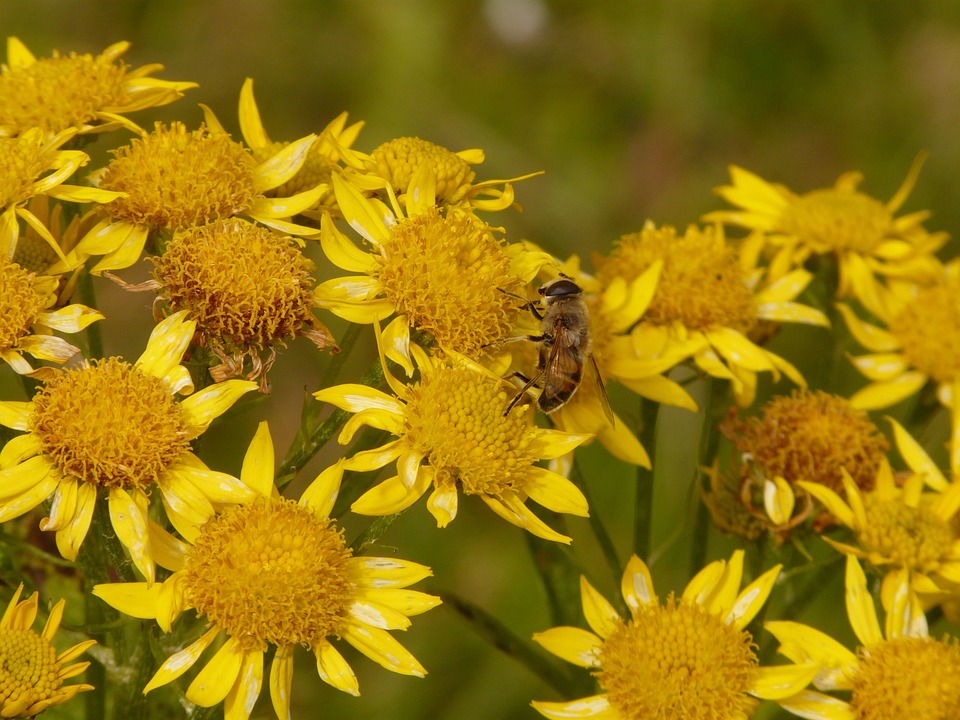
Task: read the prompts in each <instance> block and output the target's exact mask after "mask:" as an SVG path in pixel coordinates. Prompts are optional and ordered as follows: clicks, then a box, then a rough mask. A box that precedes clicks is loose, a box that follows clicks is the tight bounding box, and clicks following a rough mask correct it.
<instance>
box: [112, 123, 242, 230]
mask: <svg viewBox="0 0 960 720" xmlns="http://www.w3.org/2000/svg"><path fill="white" fill-rule="evenodd" d="M114 156H115V157H114V159H113V161H111V163H110V164H109V165H108V166H107V169H106V172H105V173H104V175H103V179H102V180H101V182H100V187H101V188H103V189H104V190H117V191H121V192H126V193H128V197H126V198H121V199H119V200H114V201H113V202H111V203H109V204H108V205H107V206H106V207H107V210H108V212H109V213H110V214H111V215H112V216H113V217H114V218H115V219H117V220H126V221H128V222H131V223H135V224H138V225H140V224H142V225H149V226H150V227H152V228H172V229H176V228H181V227H186V226H189V225H203V224H205V223H207V222H212V221H214V220H219V219H221V218H227V217H230V216H232V215H236V214H239V213H242V212H244V211H246V210H248V209H249V208H250V207H251V206H252V204H253V201H254V199H255V198H256V197H257V196H258V195H259V193H258V192H257V190H256V188H255V186H254V174H253V173H254V167H255V164H254V160H253V157H252V156H251V155H250V153H249V152H248V151H247V149H246V148H244V147H243V146H242V145H240V144H239V143H236V142H234V141H233V140H231V139H230V137H229V136H228V135H225V134H223V133H210V132H208V131H207V130H206V129H204V128H200V129H199V130H194V131H192V132H188V131H187V129H186V127H185V126H184V124H183V123H180V122H175V123H173V124H172V125H171V126H170V127H164V126H163V125H162V124H161V123H157V124H156V127H155V129H154V131H153V132H152V133H150V134H149V135H146V136H144V137H142V138H135V139H134V140H132V141H131V143H130V144H129V145H126V146H124V147H122V148H120V149H119V150H116V151H114Z"/></svg>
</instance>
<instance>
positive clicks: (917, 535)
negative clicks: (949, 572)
mask: <svg viewBox="0 0 960 720" xmlns="http://www.w3.org/2000/svg"><path fill="white" fill-rule="evenodd" d="M863 504H864V509H865V511H866V522H865V523H864V527H863V528H862V529H861V530H860V532H859V537H858V539H859V540H860V544H861V546H862V547H863V548H864V549H866V550H869V551H872V552H875V553H878V554H880V555H882V556H884V557H886V558H890V559H892V560H893V562H894V563H896V564H897V565H899V566H902V567H907V568H910V569H912V570H916V571H918V572H921V573H926V572H932V571H934V570H936V569H937V568H938V567H939V566H940V563H941V562H942V561H943V560H944V559H945V558H947V557H949V556H950V554H951V552H952V547H953V543H954V542H955V541H956V539H957V536H956V533H955V532H954V530H953V529H952V528H951V526H950V523H949V522H948V521H947V520H944V519H943V518H941V517H940V516H939V515H937V514H936V513H935V512H934V511H933V510H932V509H931V508H930V507H929V506H928V505H927V504H924V503H921V504H920V505H919V506H917V507H911V506H909V505H906V504H905V503H904V502H903V500H902V498H891V499H886V500H885V499H880V498H877V497H876V496H875V495H874V494H871V493H868V494H866V495H864V498H863Z"/></svg>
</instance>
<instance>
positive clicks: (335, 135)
mask: <svg viewBox="0 0 960 720" xmlns="http://www.w3.org/2000/svg"><path fill="white" fill-rule="evenodd" d="M201 107H203V113H204V119H205V120H206V123H207V127H210V128H212V129H216V130H219V131H220V132H224V133H225V132H226V130H224V129H223V126H222V125H221V124H220V121H219V120H217V117H216V115H214V113H213V111H212V110H211V109H210V108H208V107H207V106H206V105H202V106H201ZM347 117H348V115H347V113H345V112H343V113H340V115H338V116H337V117H336V118H334V119H333V120H332V121H331V122H330V123H328V124H327V126H326V127H325V128H323V130H321V131H320V132H318V133H317V140H316V142H314V143H313V145H312V146H311V147H310V152H309V153H307V156H306V158H305V159H304V161H303V166H302V167H301V168H300V170H299V171H298V172H297V174H296V175H294V176H293V177H292V178H291V179H290V180H288V181H287V182H285V183H284V184H283V185H280V186H278V187H276V188H273V189H271V190H268V191H267V192H266V193H265V194H266V195H267V196H268V197H274V196H276V197H284V196H286V195H294V194H296V193H299V192H303V191H305V190H310V189H312V188H315V187H318V186H320V185H323V186H324V191H323V193H322V194H321V196H320V198H319V200H318V201H317V203H316V205H314V207H313V208H311V210H312V211H315V210H316V209H317V208H318V207H320V208H324V209H327V210H330V211H332V212H334V213H335V214H336V211H335V209H334V207H333V206H334V198H333V190H332V188H331V185H330V178H331V175H332V174H333V172H334V170H335V169H340V168H341V165H340V163H341V161H344V162H347V163H348V164H350V165H351V166H352V167H354V168H361V167H363V156H362V154H360V153H357V152H356V151H353V150H351V149H350V148H351V146H352V145H353V143H354V142H355V141H356V139H357V136H358V135H359V134H360V130H361V129H362V128H363V122H356V123H353V124H352V125H350V126H349V127H348V126H347ZM240 132H241V133H242V135H243V140H244V142H245V143H246V144H247V147H249V148H250V151H251V152H252V153H253V158H254V160H256V161H257V162H258V163H260V162H264V161H266V160H269V159H270V158H272V157H273V156H275V155H276V154H277V153H279V152H280V151H281V150H283V149H284V148H286V147H287V146H288V145H289V144H290V143H289V142H274V141H272V140H270V136H269V135H268V134H267V131H266V129H265V128H264V126H263V122H262V120H261V119H260V111H259V110H258V109H257V102H256V100H255V99H254V97H253V79H252V78H247V79H246V80H245V81H244V83H243V87H242V88H241V90H240ZM304 212H308V211H304Z"/></svg>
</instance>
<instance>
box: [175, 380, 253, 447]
mask: <svg viewBox="0 0 960 720" xmlns="http://www.w3.org/2000/svg"><path fill="white" fill-rule="evenodd" d="M258 387H259V386H258V385H257V383H255V382H250V381H249V380H224V381H223V382H218V383H216V384H215V385H209V386H207V387H205V388H203V390H199V391H197V392H196V393H194V394H193V395H191V396H190V397H188V398H185V399H184V400H183V402H181V403H180V408H181V409H182V410H183V413H184V420H185V421H186V423H187V424H188V425H190V427H191V428H192V429H193V432H194V433H196V434H198V435H199V434H201V433H203V431H204V430H206V429H207V426H208V425H210V423H211V422H212V421H213V420H214V419H215V418H218V417H220V416H221V415H223V413H225V412H226V411H227V410H229V409H230V408H231V407H232V406H233V404H234V403H235V402H236V401H237V400H239V399H240V398H241V397H242V396H243V395H246V394H247V393H248V392H253V391H254V390H256V389H257V388H258Z"/></svg>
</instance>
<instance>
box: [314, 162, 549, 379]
mask: <svg viewBox="0 0 960 720" xmlns="http://www.w3.org/2000/svg"><path fill="white" fill-rule="evenodd" d="M428 174H429V173H428V172H427V171H426V170H425V169H424V168H421V172H420V173H419V175H418V176H417V178H416V179H415V188H416V191H411V192H408V193H407V195H406V196H405V203H406V205H405V210H406V214H404V212H403V211H402V210H401V208H400V205H399V204H398V203H397V202H396V201H395V198H393V200H394V202H393V209H392V210H391V209H389V208H388V207H387V206H386V205H384V204H383V203H382V202H380V201H379V200H377V199H375V198H367V197H364V196H363V195H362V194H361V193H360V192H359V191H358V190H357V189H356V188H355V187H353V185H351V184H350V183H348V182H347V181H345V180H344V179H343V178H342V177H340V176H338V175H334V176H333V187H334V191H335V193H336V197H337V203H338V205H339V207H340V211H341V212H342V213H343V216H344V218H345V219H346V220H347V222H348V223H349V224H350V226H351V227H353V229H354V230H356V231H357V232H358V233H359V234H360V235H361V236H362V237H363V238H364V240H366V241H367V242H368V243H369V244H370V245H371V246H372V251H371V252H367V251H365V250H361V249H360V248H358V247H357V246H356V245H354V244H353V243H352V242H351V241H350V240H348V239H347V237H346V236H345V235H344V234H343V233H341V232H340V231H339V230H338V229H337V228H336V226H335V225H334V223H333V221H332V219H331V218H330V216H329V215H327V216H326V217H324V219H323V221H322V223H321V231H320V242H321V244H322V246H323V251H324V253H325V254H326V256H327V257H328V258H329V259H330V262H332V263H333V264H334V265H336V266H338V267H340V268H343V269H344V270H348V271H351V272H360V273H363V274H362V275H352V276H346V277H341V278H335V279H333V280H329V281H327V282H324V283H321V284H320V285H318V286H317V288H316V290H315V291H314V294H315V298H316V302H317V304H318V305H319V306H320V307H323V308H326V309H328V310H330V312H332V313H334V314H335V315H338V316H339V317H342V318H344V319H346V320H349V321H350V322H354V323H373V322H375V321H378V320H382V319H385V318H387V317H390V316H391V315H393V314H394V313H396V318H395V319H394V320H393V321H392V322H391V323H390V324H389V325H388V326H387V328H386V329H385V330H384V334H383V339H384V343H385V345H384V351H385V352H386V354H387V357H389V358H390V359H391V360H394V361H396V362H398V363H400V364H401V365H402V366H403V367H404V368H405V369H406V370H407V372H408V373H412V372H413V367H412V365H411V360H410V352H409V349H408V348H409V345H410V329H411V328H415V329H417V330H420V331H422V332H426V333H429V334H430V335H432V336H433V337H434V338H435V339H436V341H437V343H438V344H439V345H440V347H442V348H444V349H447V350H453V351H455V352H458V353H462V354H464V355H467V356H468V357H471V358H474V359H476V358H477V357H478V356H479V355H481V354H482V353H483V352H484V350H483V348H484V347H485V346H486V345H491V344H495V343H497V342H498V341H500V340H503V339H504V338H506V337H507V336H508V334H509V332H510V330H511V328H512V326H513V323H514V321H515V319H516V318H517V316H518V315H519V313H520V311H521V307H522V305H523V303H522V302H520V301H518V300H517V299H516V298H515V297H512V296H511V295H509V294H507V293H504V292H503V290H508V291H510V290H516V289H517V288H518V287H520V286H522V285H523V284H525V283H526V282H528V281H529V280H531V279H532V278H533V277H534V275H536V273H537V271H538V270H539V269H540V267H541V265H543V264H545V263H547V262H551V258H550V257H549V256H548V255H546V254H545V253H538V252H529V251H527V250H525V249H524V248H523V247H522V246H521V245H505V244H504V243H503V242H502V241H501V240H499V239H498V238H497V237H496V236H495V235H494V231H495V229H494V228H491V227H490V226H489V225H487V224H486V223H484V222H482V221H481V220H479V219H477V218H476V217H475V216H474V215H472V214H471V213H467V212H463V211H461V210H458V209H455V208H451V209H449V210H448V211H447V212H446V213H445V214H443V213H441V212H440V211H439V210H438V209H437V208H436V206H435V203H434V198H435V186H434V185H433V184H432V183H431V181H430V179H429V178H428V177H427V175H428ZM391 197H392V196H391Z"/></svg>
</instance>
